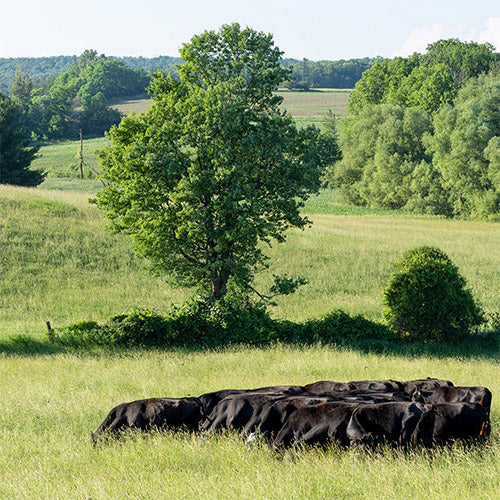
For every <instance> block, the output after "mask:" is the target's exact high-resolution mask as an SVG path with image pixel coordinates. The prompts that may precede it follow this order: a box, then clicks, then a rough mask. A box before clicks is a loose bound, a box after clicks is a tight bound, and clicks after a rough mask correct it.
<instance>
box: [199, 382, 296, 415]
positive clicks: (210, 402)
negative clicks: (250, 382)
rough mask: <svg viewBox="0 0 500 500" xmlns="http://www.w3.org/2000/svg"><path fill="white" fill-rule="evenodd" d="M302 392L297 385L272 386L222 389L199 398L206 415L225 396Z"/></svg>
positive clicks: (285, 394)
mask: <svg viewBox="0 0 500 500" xmlns="http://www.w3.org/2000/svg"><path fill="white" fill-rule="evenodd" d="M302 392H304V388H303V387H302V386H299V385H274V386H269V387H258V388H257V389H223V390H221V391H214V392H208V393H206V394H202V395H201V396H199V399H200V401H201V403H202V405H203V411H204V412H205V414H206V415H210V413H212V411H213V409H214V408H215V406H216V405H217V404H218V403H219V402H220V401H222V400H223V399H224V398H226V397H227V396H233V395H238V394H255V393H270V394H275V395H283V396H287V395H294V394H300V393H302Z"/></svg>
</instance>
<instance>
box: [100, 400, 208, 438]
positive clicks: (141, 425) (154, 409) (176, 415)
mask: <svg viewBox="0 0 500 500" xmlns="http://www.w3.org/2000/svg"><path fill="white" fill-rule="evenodd" d="M203 416H204V414H203V411H202V404H201V401H200V400H199V399H198V398H175V399H174V398H152V399H141V400H138V401H132V402H130V403H122V404H120V405H118V406H116V407H115V408H113V409H112V410H111V411H110V412H109V413H108V415H107V417H106V418H105V419H104V421H103V423H102V424H101V425H100V426H99V427H98V429H97V430H96V431H95V432H91V438H92V442H93V443H94V444H97V442H98V441H99V439H100V437H101V436H102V435H105V434H108V435H111V434H117V433H118V432H120V431H123V430H125V429H127V428H132V429H139V430H147V429H150V428H152V427H157V428H164V429H166V428H168V429H179V428H182V427H184V428H186V429H189V430H197V429H198V426H199V424H200V421H201V420H202V418H203Z"/></svg>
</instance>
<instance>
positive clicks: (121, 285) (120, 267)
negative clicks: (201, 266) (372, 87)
mask: <svg viewBox="0 0 500 500" xmlns="http://www.w3.org/2000/svg"><path fill="white" fill-rule="evenodd" d="M87 198H88V195H87V194H85V193H75V192H70V191H59V192H58V191H45V190H42V189H22V188H14V187H7V186H4V187H1V188H0V206H1V212H2V213H3V214H5V215H4V216H3V217H2V219H1V222H0V224H1V225H0V227H1V229H0V241H2V242H4V244H3V247H4V248H3V253H2V262H1V276H0V323H1V324H2V328H3V330H4V331H8V332H10V333H23V332H24V331H25V330H26V328H27V326H28V325H29V326H30V328H35V327H37V325H39V326H38V328H39V327H40V326H43V325H44V324H45V321H47V320H51V321H52V322H53V324H54V325H56V326H60V325H62V324H65V323H68V322H73V321H77V320H80V319H86V318H91V319H103V318H105V317H107V316H108V315H111V314H115V313H119V312H123V311H124V310H127V309H128V308H130V307H132V306H148V305H150V306H152V307H155V308H158V309H161V310H165V309H167V308H168V307H169V306H170V304H171V302H172V301H174V302H175V301H178V300H180V299H182V298H183V297H185V295H186V291H184V290H178V289H172V288H171V287H169V286H167V285H166V284H165V283H164V281H163V280H161V279H159V278H153V277H151V276H148V275H147V274H146V273H145V272H144V270H143V267H142V262H139V261H138V260H137V259H136V258H135V257H134V256H133V253H132V249H131V246H130V242H129V240H128V239H126V237H124V236H121V235H111V234H110V233H109V232H108V231H106V230H105V227H104V222H103V220H102V216H101V214H100V213H99V212H98V210H97V209H95V208H94V207H93V206H90V205H89V204H88V203H87ZM305 211H306V212H307V213H308V214H309V217H310V219H311V220H312V221H313V222H314V224H313V226H312V228H310V229H306V230H305V231H300V230H293V231H290V233H289V241H288V243H287V244H286V245H280V246H274V247H273V248H271V249H269V250H268V253H269V255H270V256H271V262H272V267H271V268H270V269H269V272H267V273H263V274H261V275H259V276H258V280H257V284H258V285H260V286H261V287H267V285H269V284H270V282H271V279H272V274H273V273H279V274H282V273H288V274H290V275H293V276H297V275H303V276H304V277H305V278H306V279H307V280H308V281H309V284H308V285H306V286H304V287H302V288H301V289H300V290H299V292H298V293H296V294H294V295H292V296H288V297H284V298H282V299H280V300H279V305H278V307H277V308H276V309H275V310H274V314H275V315H276V316H278V317H287V318H290V319H293V320H301V319H305V318H308V317H316V316H320V315H322V314H325V313H327V312H329V311H331V310H333V309H335V308H342V309H345V310H346V311H347V312H349V313H356V314H358V313H359V314H363V315H365V316H366V317H367V318H369V319H373V320H379V319H380V315H381V300H380V299H381V293H382V290H383V288H384V286H385V283H386V280H387V278H388V275H389V271H390V266H391V263H392V262H394V261H395V260H396V259H397V258H398V257H399V256H400V255H401V254H402V253H403V252H404V251H405V250H407V249H408V248H410V247H413V246H416V245H420V244H431V245H436V246H439V247H440V248H442V249H443V250H444V251H445V252H447V253H448V254H449V255H450V257H451V258H452V260H453V261H454V262H455V263H456V264H457V265H458V266H459V267H460V269H461V271H462V272H463V274H464V275H465V277H466V278H467V279H468V280H469V282H470V285H471V287H472V290H473V292H474V294H475V295H476V296H477V297H478V298H479V300H480V301H481V302H482V303H483V304H484V307H485V308H486V309H487V310H490V311H500V254H499V253H498V252H492V250H491V249H494V248H498V247H500V232H499V231H498V226H497V225H496V224H494V223H480V222H470V221H455V220H445V219H439V218H433V217H410V216H407V215H404V214H402V213H398V212H383V211H370V210H366V209H365V210H364V211H362V212H361V213H362V214H364V216H357V215H350V213H353V214H357V213H360V211H359V209H353V210H352V212H350V209H349V208H347V207H344V206H342V205H340V204H339V203H338V201H337V200H336V197H335V194H334V193H333V192H331V191H329V190H325V191H323V192H322V193H321V194H320V196H318V197H315V198H313V199H311V200H310V201H309V202H308V204H307V206H306V208H305Z"/></svg>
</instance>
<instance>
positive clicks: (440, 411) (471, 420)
mask: <svg viewBox="0 0 500 500" xmlns="http://www.w3.org/2000/svg"><path fill="white" fill-rule="evenodd" d="M424 406H425V411H424V413H423V415H422V417H421V418H420V421H419V422H418V424H417V426H416V428H415V430H414V432H413V434H412V437H411V440H412V443H413V444H423V445H425V446H431V445H432V444H434V443H440V444H443V443H446V442H448V441H451V440H455V439H487V438H488V437H489V436H490V434H491V427H490V421H489V415H488V413H487V411H486V408H485V407H484V406H483V405H480V404H477V403H437V404H433V405H424Z"/></svg>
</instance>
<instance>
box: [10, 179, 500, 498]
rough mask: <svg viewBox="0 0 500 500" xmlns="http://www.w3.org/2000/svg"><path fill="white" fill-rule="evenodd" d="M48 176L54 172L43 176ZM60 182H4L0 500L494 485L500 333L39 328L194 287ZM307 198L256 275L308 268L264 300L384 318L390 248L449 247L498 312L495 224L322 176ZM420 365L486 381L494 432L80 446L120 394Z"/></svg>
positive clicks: (409, 373)
mask: <svg viewBox="0 0 500 500" xmlns="http://www.w3.org/2000/svg"><path fill="white" fill-rule="evenodd" d="M51 179H52V181H53V182H56V181H58V179H57V178H49V179H48V180H47V181H46V182H49V180H51ZM62 180H64V179H62ZM76 181H79V180H78V179H76ZM84 181H85V180H84ZM71 182H73V180H71ZM79 182H80V181H79ZM61 187H64V186H59V189H56V188H57V186H55V185H54V186H53V188H54V189H51V190H48V189H43V186H42V188H35V189H29V188H19V187H12V186H0V214H1V215H0V248H1V249H2V258H1V259H0V385H1V387H2V411H1V412H0V498H6V499H11V498H12V499H18V498H19V499H51V500H52V499H68V498H71V499H73V498H75V499H80V498H81V499H88V498H92V499H115V498H165V499H170V498H175V499H182V498H186V499H193V498H199V499H219V498H220V499H227V498H235V499H240V498H241V499H262V498H266V499H282V498H286V499H306V498H307V499H325V498H340V499H359V498H365V499H401V498H412V499H436V498H439V499H466V498H467V499H468V498H471V499H495V498H498V491H500V475H499V474H498V471H499V470H500V430H499V429H500V368H499V366H500V364H499V361H500V352H499V351H498V349H494V350H492V351H491V352H484V351H481V352H479V353H477V352H466V351H465V350H463V349H462V350H460V348H457V347H453V346H452V347H446V346H425V345H421V346H416V347H412V346H408V347H407V348H400V349H396V348H394V349H392V350H391V348H390V347H385V348H384V350H383V351H382V352H376V351H374V350H371V349H370V347H369V346H365V347H362V346H356V345H351V346H349V345H347V346H344V347H342V348H338V347H334V346H287V345H277V346H273V347H269V348H260V349H259V348H250V347H233V348H230V349H220V350H215V351H202V350H200V351H196V350H191V351H188V350H141V349H132V350H115V351H104V350H99V349H96V350H92V351H76V350H71V349H69V348H61V347H58V346H55V345H52V344H49V343H48V342H47V340H46V334H45V322H46V321H47V320H50V321H51V323H52V325H53V326H54V327H59V326H63V325H67V324H69V323H72V322H75V321H78V320H83V319H96V320H102V319H105V318H106V317H108V316H109V315H112V314H115V313H120V312H123V311H126V310H128V309H130V308H131V307H153V308H155V309H157V310H158V311H165V310H166V309H168V308H169V307H170V304H171V303H179V302H180V301H182V300H183V299H185V298H186V296H187V294H188V293H189V291H188V290H184V289H176V288H173V287H172V286H171V284H169V283H168V282H167V281H165V280H164V279H161V278H158V277H153V276H150V275H148V274H147V273H146V272H145V270H144V268H143V264H144V263H143V262H141V261H139V260H138V259H137V258H136V257H135V256H134V254H133V250H132V247H131V244H130V241H129V240H128V239H127V238H126V237H124V236H122V235H113V234H111V233H110V232H109V231H107V230H106V228H105V222H104V220H103V218H102V215H101V214H100V213H99V211H98V210H97V209H96V208H95V207H94V206H92V205H89V203H88V201H87V199H88V197H89V194H88V193H85V192H76V191H71V190H61V189H60V188H61ZM66 187H68V186H66ZM304 212H305V213H307V214H308V216H309V218H310V219H311V221H312V222H313V225H312V226H311V227H309V228H307V229H305V230H304V231H300V230H293V231H290V233H289V238H288V241H287V242H286V243H285V244H283V245H279V246H274V247H273V248H271V249H269V250H268V253H269V255H270V257H271V261H270V263H271V267H270V269H269V270H268V272H266V273H263V274H261V275H259V276H258V285H260V286H264V285H265V284H267V283H270V282H271V277H272V274H273V273H279V274H281V273H284V272H286V273H288V274H290V275H302V276H304V277H305V278H307V279H308V281H309V283H308V284H307V285H305V286H304V287H302V288H301V289H300V291H299V292H298V293H297V294H295V295H292V296H289V297H285V298H283V299H281V300H280V301H279V303H278V305H277V307H276V308H275V309H274V310H273V315H274V316H276V317H282V318H288V319H294V320H301V319H305V318H310V317H319V316H321V315H322V314H325V313H327V312H329V311H331V310H333V309H336V308H342V309H344V310H346V311H347V312H349V313H352V314H362V315H364V316H365V317H367V318H369V319H372V320H379V319H380V315H381V302H380V298H381V292H382V290H383V288H384V286H385V283H386V280H387V277H388V274H389V271H390V265H391V263H392V262H393V261H394V260H395V259H396V258H398V257H399V256H400V255H401V254H402V252H404V251H405V250H406V249H408V248H410V247H412V246H415V245H421V244H430V245H436V246H439V247H440V248H442V249H443V250H444V251H445V252H447V253H448V254H449V256H450V257H451V258H452V260H453V261H454V262H455V263H456V264H457V265H458V266H459V267H460V269H461V271H462V273H463V274H464V276H465V277H466V278H467V280H468V281H469V283H470V286H471V288H472V290H473V293H474V295H475V296H476V297H477V298H478V299H479V300H480V301H481V302H482V304H483V306H484V308H485V309H486V310H488V311H492V312H495V311H496V312H500V253H499V252H497V251H496V249H497V248H499V246H500V231H499V230H498V224H495V223H483V222H471V221H460V220H447V219H441V218H436V217H415V216H408V215H405V214H404V213H401V212H396V211H395V212H389V211H375V210H368V209H359V208H355V209H354V208H352V207H347V206H344V205H342V204H341V203H340V202H339V200H338V199H337V198H336V196H335V193H334V192H331V191H329V190H323V191H322V192H321V193H320V195H319V196H317V197H314V198H312V199H310V200H309V201H308V203H307V204H306V206H305V208H304ZM426 376H432V377H439V378H445V379H449V380H452V381H453V382H454V383H455V384H456V385H484V386H487V387H489V388H490V389H491V391H492V392H493V407H492V426H493V437H492V439H491V440H490V442H489V443H487V444H486V445H484V446H479V445H474V446H471V447H467V446H463V445H457V446H451V447H446V448H437V449H435V450H431V451H425V450H422V449H416V450H412V451H409V452H404V451H401V450H391V449H380V450H378V451H376V452H374V453H369V454H368V453H366V452H362V451H360V450H339V449H336V448H334V447H332V448H329V449H326V450H321V449H307V450H296V451H294V452H293V451H290V452H287V453H285V454H284V455H281V456H278V455H275V454H273V453H271V452H270V451H269V450H268V448H267V446H266V444H265V443H263V442H258V443H257V445H256V446H254V447H252V448H248V447H247V446H246V445H245V439H244V438H243V437H240V436H237V435H234V434H225V435H219V436H205V435H201V434H196V435H191V434H185V433H173V432H153V433H151V434H137V433H135V434H134V433H132V434H131V435H129V436H126V437H124V438H123V439H120V440H118V441H110V442H107V443H105V444H104V445H103V446H101V447H99V448H93V447H92V446H91V444H90V431H91V430H95V429H96V428H97V426H98V425H99V424H100V423H101V421H102V420H103V419H104V417H105V416H106V414H107V413H108V411H109V410H110V409H111V408H112V407H114V406H116V405H117V404H119V403H121V402H124V401H132V400H135V399H141V398H147V397H154V396H165V397H180V396H187V395H199V394H201V393H204V392H208V391H213V390H217V389H222V388H229V387H232V388H251V387H258V386H265V385H275V384H304V383H307V382H312V381H315V380H325V379H331V380H340V381H348V380H360V379H386V378H393V379H400V380H407V379H413V378H421V377H426Z"/></svg>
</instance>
